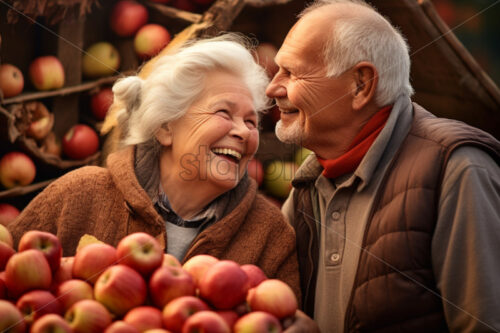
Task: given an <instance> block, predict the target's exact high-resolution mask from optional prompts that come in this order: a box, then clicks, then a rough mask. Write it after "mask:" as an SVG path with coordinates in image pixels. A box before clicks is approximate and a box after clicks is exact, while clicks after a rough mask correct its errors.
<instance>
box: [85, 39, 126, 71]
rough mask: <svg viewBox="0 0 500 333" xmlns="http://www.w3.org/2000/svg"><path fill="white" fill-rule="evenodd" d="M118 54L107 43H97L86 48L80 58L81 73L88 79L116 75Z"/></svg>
mask: <svg viewBox="0 0 500 333" xmlns="http://www.w3.org/2000/svg"><path fill="white" fill-rule="evenodd" d="M119 67H120V53H118V50H117V49H116V48H115V47H114V46H113V44H111V43H109V42H98V43H95V44H92V45H91V46H89V47H88V48H87V50H86V51H85V53H84V54H83V57H82V73H83V75H84V76H85V77H88V78H98V77H101V76H108V75H113V74H118V73H117V70H118V68H119Z"/></svg>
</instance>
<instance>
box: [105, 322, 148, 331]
mask: <svg viewBox="0 0 500 333" xmlns="http://www.w3.org/2000/svg"><path fill="white" fill-rule="evenodd" d="M104 333H140V331H139V330H138V329H137V328H135V327H134V326H132V325H130V324H129V323H126V322H124V321H123V320H116V321H114V322H113V323H112V324H111V325H109V326H108V327H106V330H105V331H104Z"/></svg>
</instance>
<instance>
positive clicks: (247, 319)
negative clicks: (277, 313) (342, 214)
mask: <svg viewBox="0 0 500 333" xmlns="http://www.w3.org/2000/svg"><path fill="white" fill-rule="evenodd" d="M233 331H234V333H260V332H269V333H280V332H281V325H280V322H279V321H278V319H276V317H274V316H273V315H271V314H269V313H266V312H262V311H255V312H250V313H248V314H246V315H244V316H243V317H241V318H240V319H238V321H237V322H236V324H234V329H233Z"/></svg>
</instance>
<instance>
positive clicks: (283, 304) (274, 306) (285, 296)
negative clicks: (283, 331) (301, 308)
mask: <svg viewBox="0 0 500 333" xmlns="http://www.w3.org/2000/svg"><path fill="white" fill-rule="evenodd" d="M247 302H248V305H249V306H250V308H251V309H252V311H264V312H267V313H270V314H272V315H273V316H275V317H276V318H278V319H280V320H281V319H283V318H286V317H289V316H293V315H295V311H297V297H296V296H295V293H294V292H293V290H292V288H290V286H288V284H286V283H285V282H283V281H281V280H277V279H269V280H265V281H263V282H261V283H260V284H259V285H258V286H257V287H255V288H252V289H250V290H249V291H248V295H247Z"/></svg>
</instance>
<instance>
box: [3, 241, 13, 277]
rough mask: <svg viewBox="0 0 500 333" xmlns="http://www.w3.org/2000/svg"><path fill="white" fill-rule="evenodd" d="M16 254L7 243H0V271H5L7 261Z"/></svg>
mask: <svg viewBox="0 0 500 333" xmlns="http://www.w3.org/2000/svg"><path fill="white" fill-rule="evenodd" d="M15 253H16V251H15V250H14V249H13V248H12V247H11V246H10V245H9V244H7V243H5V242H0V271H3V270H4V269H5V266H6V265H7V262H8V261H9V259H10V258H11V257H12V256H13V255H14V254H15Z"/></svg>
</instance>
